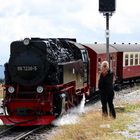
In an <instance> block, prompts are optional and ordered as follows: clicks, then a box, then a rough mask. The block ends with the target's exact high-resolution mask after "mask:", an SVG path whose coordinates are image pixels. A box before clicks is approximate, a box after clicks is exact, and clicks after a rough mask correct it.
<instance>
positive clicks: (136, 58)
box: [135, 54, 138, 65]
mask: <svg viewBox="0 0 140 140" xmlns="http://www.w3.org/2000/svg"><path fill="white" fill-rule="evenodd" d="M135 65H138V54H135Z"/></svg>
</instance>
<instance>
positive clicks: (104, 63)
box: [101, 61, 109, 69]
mask: <svg viewBox="0 0 140 140" xmlns="http://www.w3.org/2000/svg"><path fill="white" fill-rule="evenodd" d="M104 65H106V66H107V68H108V69H109V63H108V61H103V62H102V64H101V69H102V68H103V66H104Z"/></svg>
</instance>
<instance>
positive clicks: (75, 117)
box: [52, 94, 85, 126]
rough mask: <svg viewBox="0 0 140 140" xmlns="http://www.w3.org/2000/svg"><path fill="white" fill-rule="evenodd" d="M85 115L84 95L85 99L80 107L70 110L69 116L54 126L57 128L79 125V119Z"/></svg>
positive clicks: (66, 115) (57, 121)
mask: <svg viewBox="0 0 140 140" xmlns="http://www.w3.org/2000/svg"><path fill="white" fill-rule="evenodd" d="M83 113H85V94H83V98H82V100H81V103H80V104H79V106H78V107H75V108H73V109H71V110H69V111H68V113H67V114H65V115H63V116H62V117H61V118H58V119H57V120H55V121H53V123H52V124H53V125H55V126H60V125H66V124H75V123H78V121H79V117H80V115H81V114H83Z"/></svg>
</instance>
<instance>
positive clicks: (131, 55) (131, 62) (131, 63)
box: [130, 54, 134, 66]
mask: <svg viewBox="0 0 140 140" xmlns="http://www.w3.org/2000/svg"><path fill="white" fill-rule="evenodd" d="M133 59H134V58H133V54H130V66H132V65H133Z"/></svg>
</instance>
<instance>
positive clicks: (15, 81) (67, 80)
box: [0, 38, 88, 126]
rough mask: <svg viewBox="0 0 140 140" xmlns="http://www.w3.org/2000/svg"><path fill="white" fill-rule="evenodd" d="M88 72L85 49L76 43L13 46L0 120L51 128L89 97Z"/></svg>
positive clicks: (54, 41) (45, 41) (49, 41)
mask: <svg viewBox="0 0 140 140" xmlns="http://www.w3.org/2000/svg"><path fill="white" fill-rule="evenodd" d="M87 70H88V57H87V52H86V49H85V48H84V47H83V46H82V45H80V44H77V43H76V39H66V38H65V39H63V38H61V39H60V38H48V39H41V38H31V39H29V38H25V39H24V40H21V41H14V42H12V43H11V45H10V58H9V62H8V63H6V64H5V85H4V86H5V91H4V92H5V94H4V100H3V110H4V114H3V115H1V116H0V119H1V120H2V121H3V123H4V124H6V125H17V126H32V125H47V124H50V123H51V122H52V121H53V120H54V119H55V118H56V117H58V116H59V115H61V114H63V113H64V112H65V111H66V110H68V109H69V108H71V107H73V106H75V105H78V104H79V102H80V100H81V98H82V95H83V94H87V93H88V71H87Z"/></svg>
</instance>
